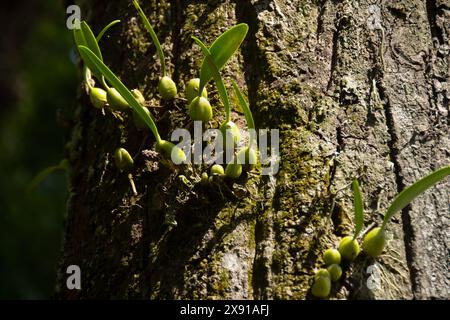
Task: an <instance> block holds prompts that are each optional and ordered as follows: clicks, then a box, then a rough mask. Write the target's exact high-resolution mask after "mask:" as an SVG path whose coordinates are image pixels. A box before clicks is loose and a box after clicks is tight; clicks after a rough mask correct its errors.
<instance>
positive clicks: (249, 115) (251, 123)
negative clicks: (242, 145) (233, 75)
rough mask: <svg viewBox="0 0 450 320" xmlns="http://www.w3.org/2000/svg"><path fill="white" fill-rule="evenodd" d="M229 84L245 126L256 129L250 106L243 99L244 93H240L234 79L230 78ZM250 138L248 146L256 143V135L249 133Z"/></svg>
mask: <svg viewBox="0 0 450 320" xmlns="http://www.w3.org/2000/svg"><path fill="white" fill-rule="evenodd" d="M231 84H232V85H233V89H234V93H235V95H236V96H237V98H238V101H239V105H240V106H241V108H242V111H244V116H245V121H247V127H248V128H249V129H253V130H256V127H255V122H254V121H253V115H252V111H251V110H250V107H249V105H248V103H247V101H246V100H245V98H244V95H243V94H242V92H241V90H240V89H239V87H238V86H237V84H236V82H235V81H234V80H231ZM250 138H252V141H250V146H253V145H256V137H255V136H254V135H250Z"/></svg>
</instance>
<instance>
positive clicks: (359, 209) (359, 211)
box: [352, 179, 364, 238]
mask: <svg viewBox="0 0 450 320" xmlns="http://www.w3.org/2000/svg"><path fill="white" fill-rule="evenodd" d="M352 188H353V207H354V210H355V234H354V235H353V238H356V237H358V235H359V233H360V232H361V230H362V228H363V226H364V211H363V206H364V204H363V199H362V195H361V189H360V187H359V183H358V180H357V179H355V180H353V182H352Z"/></svg>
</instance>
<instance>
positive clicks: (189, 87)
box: [186, 78, 208, 104]
mask: <svg viewBox="0 0 450 320" xmlns="http://www.w3.org/2000/svg"><path fill="white" fill-rule="evenodd" d="M199 87H200V79H199V78H194V79H191V80H189V82H188V83H187V84H186V99H187V101H188V104H190V103H191V102H192V100H194V99H195V98H196V97H198V96H199V94H198V90H199V89H200V88H199ZM201 96H202V97H203V98H206V99H208V92H207V91H206V88H203V91H202V94H201Z"/></svg>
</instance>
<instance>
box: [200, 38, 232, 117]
mask: <svg viewBox="0 0 450 320" xmlns="http://www.w3.org/2000/svg"><path fill="white" fill-rule="evenodd" d="M192 39H194V41H195V42H196V43H197V44H198V45H199V46H200V48H201V49H202V52H203V55H204V56H205V61H206V63H207V64H208V66H209V70H211V72H212V75H213V78H214V81H215V82H216V86H217V90H218V91H219V95H220V99H221V100H222V103H223V105H224V107H225V114H226V118H227V120H226V121H227V122H228V121H230V114H231V106H230V99H229V98H228V93H227V89H226V88H225V84H224V83H223V80H222V77H221V76H220V72H219V70H218V68H217V66H216V65H215V63H214V61H213V59H212V56H211V53H210V51H209V49H208V48H207V47H206V46H205V44H204V43H203V42H202V41H201V40H199V39H197V38H196V37H194V36H192ZM202 91H203V89H202V90H199V91H198V92H199V95H200V94H201V92H202Z"/></svg>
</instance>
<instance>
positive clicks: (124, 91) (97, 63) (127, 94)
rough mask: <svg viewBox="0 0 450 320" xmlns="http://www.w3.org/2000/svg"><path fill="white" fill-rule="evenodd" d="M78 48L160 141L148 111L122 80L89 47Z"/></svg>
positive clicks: (89, 64)
mask: <svg viewBox="0 0 450 320" xmlns="http://www.w3.org/2000/svg"><path fill="white" fill-rule="evenodd" d="M78 49H79V50H80V54H81V56H82V58H83V60H84V62H85V63H86V64H87V65H88V67H89V68H91V66H94V67H95V68H98V70H99V71H100V72H101V74H102V75H103V76H104V77H105V78H106V79H107V80H108V82H109V83H111V85H112V86H114V88H115V89H116V90H117V91H118V92H119V93H120V95H121V96H122V97H123V98H124V99H125V101H126V102H127V103H128V104H129V105H130V106H131V107H132V108H133V110H134V111H135V112H136V113H137V114H138V115H139V116H140V117H141V119H142V120H143V121H144V122H145V123H146V124H147V125H148V127H149V128H150V130H151V131H152V132H153V135H154V136H155V139H156V142H157V143H158V142H160V141H161V137H160V136H159V133H158V129H157V127H156V125H155V122H154V121H153V119H152V116H151V115H150V113H146V112H145V110H144V109H143V107H142V106H141V105H140V104H139V102H138V101H137V100H136V98H135V97H134V95H133V94H132V93H131V91H130V90H128V88H127V87H126V86H125V85H124V84H123V83H122V81H120V80H119V78H117V76H116V75H115V74H114V73H113V72H112V71H111V70H110V69H109V68H108V67H107V66H106V65H105V64H104V63H103V62H102V61H101V60H100V59H99V58H97V56H96V55H95V54H94V53H93V52H92V51H91V50H89V48H87V47H84V46H79V47H78Z"/></svg>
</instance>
